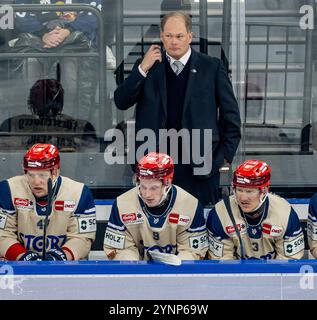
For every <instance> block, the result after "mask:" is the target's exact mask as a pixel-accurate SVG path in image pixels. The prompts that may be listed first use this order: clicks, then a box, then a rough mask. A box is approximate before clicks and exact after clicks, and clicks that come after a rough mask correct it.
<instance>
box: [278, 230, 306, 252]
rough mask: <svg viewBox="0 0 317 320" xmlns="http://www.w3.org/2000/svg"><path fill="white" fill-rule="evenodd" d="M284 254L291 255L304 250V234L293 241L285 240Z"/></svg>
mask: <svg viewBox="0 0 317 320" xmlns="http://www.w3.org/2000/svg"><path fill="white" fill-rule="evenodd" d="M283 246H284V254H285V256H287V257H291V256H293V255H294V254H296V253H298V252H300V251H302V250H304V249H305V241H304V236H303V234H301V235H300V236H298V237H297V238H295V239H293V240H291V241H284V244H283Z"/></svg>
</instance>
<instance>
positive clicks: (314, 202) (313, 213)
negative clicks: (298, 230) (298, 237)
mask: <svg viewBox="0 0 317 320" xmlns="http://www.w3.org/2000/svg"><path fill="white" fill-rule="evenodd" d="M307 239H308V245H309V249H310V252H311V254H312V255H313V257H314V258H317V193H315V194H314V195H313V196H312V198H311V199H310V202H309V207H308V221H307Z"/></svg>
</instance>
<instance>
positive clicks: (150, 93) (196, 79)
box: [114, 11, 241, 205]
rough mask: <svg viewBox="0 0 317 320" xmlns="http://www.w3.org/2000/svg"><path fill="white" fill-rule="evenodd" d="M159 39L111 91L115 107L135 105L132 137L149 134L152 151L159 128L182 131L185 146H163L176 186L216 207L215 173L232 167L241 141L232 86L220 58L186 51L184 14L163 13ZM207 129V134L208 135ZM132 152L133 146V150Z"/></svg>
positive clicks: (187, 28) (187, 30) (188, 21)
mask: <svg viewBox="0 0 317 320" xmlns="http://www.w3.org/2000/svg"><path fill="white" fill-rule="evenodd" d="M160 38H161V41H162V43H163V46H164V50H161V47H160V45H158V44H153V45H152V46H151V47H150V48H149V50H148V51H147V52H146V54H145V56H144V58H143V60H139V61H137V62H136V63H135V65H134V67H133V70H132V72H131V74H130V75H129V77H128V78H127V79H126V80H125V81H124V82H123V83H122V84H121V85H120V86H118V88H117V89H116V91H115V94H114V98H115V103H116V106H117V107H118V108H119V109H120V110H126V109H128V108H130V107H132V106H133V105H134V104H136V114H135V121H136V133H137V132H139V131H140V130H141V129H152V130H153V131H154V133H155V136H156V145H155V148H156V150H157V149H159V148H161V147H162V145H160V143H161V141H160V140H159V130H160V129H167V130H170V129H176V130H177V132H179V130H181V129H187V132H189V134H190V138H191V140H190V144H189V143H185V144H182V146H181V147H179V146H176V147H175V145H173V144H172V143H171V142H169V144H167V145H168V147H167V152H168V153H169V154H171V155H173V156H174V158H175V152H176V154H177V153H178V164H176V165H175V183H176V184H178V185H179V186H181V187H182V188H184V189H185V190H186V191H188V192H190V193H191V194H193V195H194V196H195V197H197V198H198V199H199V200H200V201H201V203H202V204H203V205H209V204H215V203H216V202H217V201H218V187H219V168H220V167H221V166H222V165H223V164H225V163H227V162H228V163H231V162H232V160H233V157H234V155H235V152H236V150H237V147H238V144H239V141H240V138H241V133H240V124H241V121H240V113H239V109H238V104H237V101H236V99H235V96H234V93H233V90H232V85H231V82H230V80H229V77H228V74H227V72H226V70H225V69H224V67H223V66H222V63H221V61H220V60H219V59H217V58H211V57H209V56H207V55H205V54H201V53H199V52H196V51H195V50H194V49H192V48H191V47H190V44H191V42H192V38H193V33H192V23H191V18H190V17H189V15H188V14H186V13H183V12H180V11H179V12H170V13H168V14H166V15H165V16H164V17H163V18H162V20H161V35H160ZM193 129H199V134H198V135H196V134H195V135H194V133H193ZM204 129H205V133H204ZM206 129H211V130H212V134H210V131H206ZM183 131H184V130H183ZM196 132H197V131H196ZM206 132H207V134H206ZM170 141H171V140H170ZM137 147H138V142H136V150H137ZM197 147H199V148H200V150H198V149H197ZM195 148H196V149H195ZM156 150H148V152H150V151H156ZM197 150H198V151H197ZM163 151H164V150H163ZM199 151H200V152H203V153H204V158H203V161H202V162H201V163H199V161H197V154H198V153H199ZM173 152H174V153H173ZM188 155H189V158H188ZM195 157H196V158H195ZM188 159H189V161H188ZM195 159H196V160H195ZM136 160H139V159H136ZM186 161H187V162H186ZM208 162H209V163H210V166H209V167H208V166H207V165H206V164H208ZM206 167H207V170H206ZM195 169H196V170H195ZM200 169H201V170H200Z"/></svg>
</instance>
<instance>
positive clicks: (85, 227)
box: [78, 216, 97, 233]
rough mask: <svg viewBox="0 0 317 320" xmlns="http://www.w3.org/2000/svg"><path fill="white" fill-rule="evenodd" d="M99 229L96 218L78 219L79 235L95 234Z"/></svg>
mask: <svg viewBox="0 0 317 320" xmlns="http://www.w3.org/2000/svg"><path fill="white" fill-rule="evenodd" d="M96 229H97V225H96V217H95V216H94V217H89V218H78V231H79V233H87V232H95V231H96Z"/></svg>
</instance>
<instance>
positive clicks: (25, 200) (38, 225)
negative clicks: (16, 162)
mask: <svg viewBox="0 0 317 320" xmlns="http://www.w3.org/2000/svg"><path fill="white" fill-rule="evenodd" d="M46 209H47V204H46V203H45V204H40V203H37V202H36V199H35V198H34V195H33V194H32V192H31V189H30V188H29V185H28V183H27V180H26V177H25V176H16V177H13V178H10V179H8V180H4V181H1V182H0V256H1V257H5V258H6V259H8V260H15V259H16V258H17V256H18V255H19V254H20V253H21V252H16V251H15V250H14V248H15V247H17V246H15V244H17V243H21V244H22V245H23V246H24V248H25V249H26V250H31V251H34V252H37V253H39V254H41V253H42V250H43V225H44V219H45V214H46ZM95 231H96V210H95V205H94V200H93V198H92V195H91V192H90V191H89V189H88V188H87V187H86V186H84V184H82V183H79V182H76V181H73V180H71V179H69V178H66V177H62V176H59V177H58V179H57V181H56V183H55V186H54V189H53V202H52V212H51V214H50V216H49V223H48V227H47V241H46V245H47V250H49V249H51V248H57V247H59V248H63V249H65V250H67V251H68V252H70V254H71V255H72V256H73V258H74V260H79V259H84V258H86V257H87V256H88V253H89V251H90V248H91V244H92V242H93V240H94V239H95Z"/></svg>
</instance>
